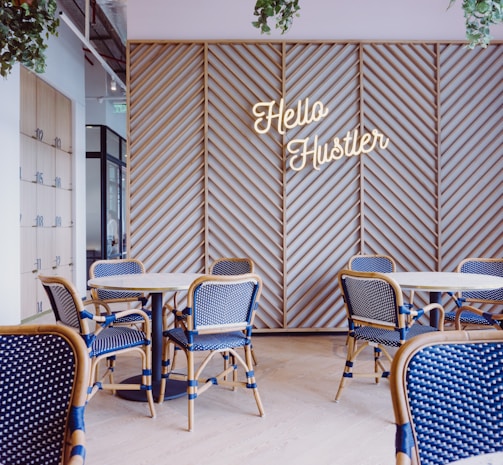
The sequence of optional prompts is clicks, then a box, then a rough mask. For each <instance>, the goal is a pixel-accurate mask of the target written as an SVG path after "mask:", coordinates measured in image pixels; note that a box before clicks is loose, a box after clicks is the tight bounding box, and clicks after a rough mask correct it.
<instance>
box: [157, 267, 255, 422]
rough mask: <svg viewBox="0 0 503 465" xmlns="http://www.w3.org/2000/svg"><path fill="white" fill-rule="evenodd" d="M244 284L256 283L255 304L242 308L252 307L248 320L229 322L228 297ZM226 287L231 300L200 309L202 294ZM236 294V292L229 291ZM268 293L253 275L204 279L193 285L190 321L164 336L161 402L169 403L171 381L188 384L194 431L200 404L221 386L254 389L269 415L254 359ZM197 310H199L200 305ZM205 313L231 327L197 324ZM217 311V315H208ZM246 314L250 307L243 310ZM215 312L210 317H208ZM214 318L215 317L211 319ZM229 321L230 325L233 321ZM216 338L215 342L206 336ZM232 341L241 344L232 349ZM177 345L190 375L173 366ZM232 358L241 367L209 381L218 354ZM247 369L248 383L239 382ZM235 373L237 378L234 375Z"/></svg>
mask: <svg viewBox="0 0 503 465" xmlns="http://www.w3.org/2000/svg"><path fill="white" fill-rule="evenodd" d="M243 284H251V285H252V286H253V287H252V288H251V294H250V295H249V301H247V302H244V303H242V304H241V305H244V304H245V303H246V305H247V306H248V307H247V308H246V312H247V317H246V319H243V320H242V321H241V320H240V321H233V320H232V317H229V316H228V315H229V312H228V308H227V305H228V302H229V301H228V298H229V297H228V296H229V295H232V292H231V291H232V289H235V288H237V287H240V286H242V285H243ZM204 287H206V288H210V287H213V288H218V287H222V288H223V289H225V290H226V291H227V292H223V291H222V293H221V295H224V296H225V297H221V298H222V299H223V300H219V301H218V303H213V304H211V305H209V304H208V302H207V301H205V302H204V305H200V304H197V302H199V303H201V301H198V298H199V296H200V295H201V292H203V291H202V289H204ZM229 290H230V291H229ZM261 292H262V280H261V278H260V277H259V276H258V275H256V274H254V273H248V274H244V275H236V276H218V275H204V276H201V277H199V278H197V279H196V280H195V281H194V282H193V283H192V284H191V286H190V288H189V290H188V294H187V308H186V309H185V310H184V314H185V316H186V321H185V326H184V327H175V328H173V329H170V330H167V331H165V332H164V344H163V369H162V378H161V388H160V393H159V402H162V401H163V399H164V391H165V387H166V379H167V378H169V379H181V380H185V381H187V399H188V430H189V431H192V430H193V427H194V401H195V399H196V398H197V397H198V396H200V395H201V394H202V393H203V392H205V391H206V390H207V389H209V388H210V387H211V386H214V385H220V386H224V387H230V388H232V389H235V388H238V387H241V388H249V389H251V390H252V391H253V394H254V398H255V402H256V404H257V408H258V411H259V414H260V416H263V415H264V408H263V405H262V401H261V399H260V395H259V391H258V388H257V384H256V380H255V373H254V370H253V359H252V354H251V335H252V327H253V319H254V317H255V312H256V308H257V304H258V301H259V299H260V295H261ZM195 305H197V306H195ZM203 307H204V308H205V309H206V310H204V312H205V313H204V318H208V319H211V320H214V319H215V318H216V320H218V321H222V322H223V321H225V323H215V322H214V321H212V322H211V323H209V324H196V321H195V318H194V314H195V313H197V314H198V315H199V314H200V313H201V312H203V310H202V308H203ZM208 307H211V310H208ZM243 310H245V309H244V307H243ZM206 312H209V313H206ZM208 315H211V316H208ZM227 321H229V322H227ZM208 335H211V336H212V338H211V342H209V341H208V340H207V339H205V337H207V336H208ZM231 336H232V338H234V340H239V344H238V345H229V344H230V341H231ZM172 346H174V349H175V350H176V348H178V349H181V350H182V351H183V352H184V353H185V355H186V358H187V373H186V374H183V373H176V372H174V371H173V369H172V367H171V365H170V353H171V348H172ZM240 348H242V349H243V350H244V356H241V355H240V354H239V352H238V349H240ZM203 352H206V356H205V358H204V360H203V361H202V362H200V363H199V365H198V366H197V367H196V359H195V354H196V353H203ZM221 353H228V354H230V355H231V356H232V358H233V360H234V361H235V362H237V363H234V364H232V365H231V366H228V367H225V366H224V367H223V370H222V371H221V372H219V373H218V374H216V375H213V376H211V377H208V376H204V377H203V372H204V370H205V369H206V368H208V364H209V362H210V361H211V360H212V358H213V357H214V356H215V355H216V354H221ZM239 366H241V367H242V368H243V369H244V371H245V377H246V380H245V381H242V380H239V379H238V377H237V374H238V373H237V370H238V367H239ZM231 374H232V377H230V375H231Z"/></svg>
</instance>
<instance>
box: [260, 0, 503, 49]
mask: <svg viewBox="0 0 503 465" xmlns="http://www.w3.org/2000/svg"><path fill="white" fill-rule="evenodd" d="M454 3H456V0H450V4H449V7H451V6H452V5H453V4H454ZM461 6H462V8H463V12H464V16H465V22H466V38H467V39H468V46H469V47H470V48H474V47H476V46H481V47H483V48H485V47H487V45H488V44H489V43H490V41H491V35H490V27H491V26H492V25H494V24H498V23H501V22H502V21H503V0H462V4H461ZM299 10H300V6H299V0H257V2H256V3H255V9H254V12H253V14H254V15H255V16H257V20H256V21H253V22H252V24H253V26H254V27H256V28H258V29H260V31H261V33H263V34H269V33H270V32H271V27H270V26H269V20H271V21H276V29H280V30H281V33H282V34H283V33H285V32H286V31H288V29H290V27H291V26H292V23H293V19H294V18H295V17H296V16H299V13H298V12H299Z"/></svg>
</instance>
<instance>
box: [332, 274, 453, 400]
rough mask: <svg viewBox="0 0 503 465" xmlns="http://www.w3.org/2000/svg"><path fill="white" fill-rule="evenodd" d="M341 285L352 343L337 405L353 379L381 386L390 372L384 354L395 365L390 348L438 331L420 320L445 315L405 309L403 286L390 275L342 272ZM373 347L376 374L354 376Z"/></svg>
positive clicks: (339, 279)
mask: <svg viewBox="0 0 503 465" xmlns="http://www.w3.org/2000/svg"><path fill="white" fill-rule="evenodd" d="M338 281H339V287H340V290H341V293H342V295H343V297H344V303H345V307H346V314H347V318H348V326H349V335H348V339H349V340H348V349H347V359H346V364H345V367H344V372H343V375H342V377H341V381H340V384H339V389H338V391H337V394H336V396H335V400H336V401H338V400H339V399H340V396H341V394H342V390H343V389H344V386H345V382H346V380H347V379H349V378H354V377H366V378H369V377H370V378H374V379H375V381H376V382H379V379H380V378H386V377H388V375H389V370H387V369H386V368H385V366H384V364H383V362H382V354H384V355H385V357H386V359H387V360H388V363H390V362H391V361H392V356H391V355H390V353H389V352H388V350H387V349H386V347H400V346H401V345H402V344H403V343H404V342H405V341H406V340H408V339H411V338H413V337H415V336H417V335H419V334H423V333H427V332H433V331H437V328H434V327H431V326H427V325H420V324H419V323H416V320H417V319H419V318H420V317H421V316H422V315H423V314H424V313H426V312H429V311H431V310H433V309H438V310H439V311H440V312H441V313H442V314H443V312H444V309H443V307H442V306H441V305H440V304H429V305H427V306H426V307H424V308H422V309H417V310H413V309H411V308H410V306H409V305H405V304H404V303H403V297H402V290H401V288H400V286H399V285H398V284H397V283H396V282H395V281H394V280H393V279H392V278H390V277H389V276H387V275H386V273H373V272H363V271H352V270H342V271H341V272H339V274H338ZM442 322H443V319H442ZM440 329H442V325H441V326H440ZM369 345H370V346H371V347H373V348H374V371H373V372H371V373H368V372H354V371H353V366H354V364H355V361H356V359H357V357H358V356H359V355H360V353H361V352H362V351H363V350H364V349H365V348H366V347H368V346H369Z"/></svg>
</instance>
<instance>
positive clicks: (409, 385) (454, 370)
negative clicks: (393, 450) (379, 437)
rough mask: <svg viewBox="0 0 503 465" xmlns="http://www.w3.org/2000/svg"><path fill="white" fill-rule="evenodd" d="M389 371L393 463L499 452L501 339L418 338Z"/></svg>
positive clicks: (439, 462) (429, 463)
mask: <svg viewBox="0 0 503 465" xmlns="http://www.w3.org/2000/svg"><path fill="white" fill-rule="evenodd" d="M391 373H392V375H391V393H392V399H393V408H394V411H395V420H396V424H397V435H396V446H397V459H398V461H397V463H399V464H401V463H410V459H411V458H413V460H412V463H418V464H420V465H444V464H447V463H451V462H454V461H457V460H461V459H463V458H467V457H471V456H476V455H481V454H486V453H493V452H501V451H503V403H502V402H501V399H502V398H503V333H501V332H499V331H447V332H437V333H429V334H426V335H419V336H416V337H415V338H413V339H411V340H410V341H409V342H407V343H406V344H404V345H403V346H402V348H400V349H399V351H398V352H397V354H396V355H395V358H394V361H393V365H392V369H391ZM416 454H417V456H418V457H414V455H416ZM417 459H418V460H417ZM484 463H486V462H484ZM487 463H489V462H487Z"/></svg>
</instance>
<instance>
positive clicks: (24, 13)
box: [0, 0, 59, 77]
mask: <svg viewBox="0 0 503 465" xmlns="http://www.w3.org/2000/svg"><path fill="white" fill-rule="evenodd" d="M0 5H1V6H0V75H2V76H3V77H7V76H8V75H9V73H10V72H11V70H12V67H13V66H14V64H15V63H16V62H19V63H22V64H23V65H25V66H27V67H28V68H30V69H33V70H34V71H35V72H37V73H43V72H44V71H45V69H46V62H45V60H46V56H45V51H46V49H47V40H48V39H49V36H50V35H55V36H57V35H58V33H57V28H58V26H59V17H58V16H57V3H56V0H25V1H23V0H17V1H16V0H13V1H2V2H1V4H0Z"/></svg>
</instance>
